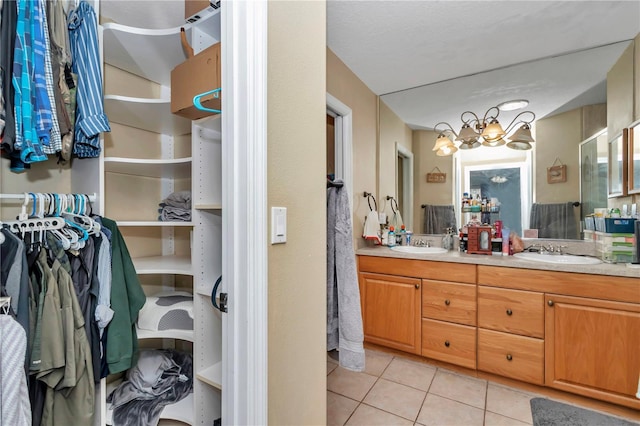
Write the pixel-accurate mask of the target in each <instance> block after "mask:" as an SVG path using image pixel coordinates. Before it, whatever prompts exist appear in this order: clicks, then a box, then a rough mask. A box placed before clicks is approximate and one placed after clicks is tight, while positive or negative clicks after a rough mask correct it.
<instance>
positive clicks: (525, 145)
mask: <svg viewBox="0 0 640 426" xmlns="http://www.w3.org/2000/svg"><path fill="white" fill-rule="evenodd" d="M507 147H508V148H511V149H516V150H518V151H526V150H528V149H531V144H530V143H529V142H523V141H511V142H507Z"/></svg>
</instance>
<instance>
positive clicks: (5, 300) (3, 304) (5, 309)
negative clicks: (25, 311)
mask: <svg viewBox="0 0 640 426" xmlns="http://www.w3.org/2000/svg"><path fill="white" fill-rule="evenodd" d="M10 307H11V297H0V314H4V315H8V314H9V308H10Z"/></svg>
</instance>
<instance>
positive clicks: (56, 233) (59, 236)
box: [37, 194, 71, 250]
mask: <svg viewBox="0 0 640 426" xmlns="http://www.w3.org/2000/svg"><path fill="white" fill-rule="evenodd" d="M46 200H47V197H46V194H38V207H39V208H38V213H37V215H38V216H39V217H42V218H44V217H45V215H44V212H45V202H46ZM46 231H48V232H50V233H51V235H52V236H53V237H54V238H55V239H56V240H58V241H59V242H60V244H61V245H62V248H63V249H64V250H69V248H71V240H69V238H67V237H66V236H65V235H64V234H63V233H62V232H61V231H60V230H58V229H55V228H53V229H52V228H47V230H46Z"/></svg>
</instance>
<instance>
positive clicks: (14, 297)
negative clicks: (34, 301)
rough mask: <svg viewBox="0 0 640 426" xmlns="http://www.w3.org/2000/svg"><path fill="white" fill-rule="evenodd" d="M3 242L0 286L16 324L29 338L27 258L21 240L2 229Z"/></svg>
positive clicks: (0, 247)
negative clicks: (9, 298) (8, 298)
mask: <svg viewBox="0 0 640 426" xmlns="http://www.w3.org/2000/svg"><path fill="white" fill-rule="evenodd" d="M0 232H2V235H4V242H3V243H2V245H0V259H2V265H0V272H1V274H0V283H2V284H0V285H1V286H2V288H3V289H4V291H5V292H6V294H7V295H8V296H10V297H11V307H12V308H13V311H14V312H15V313H16V319H17V321H18V323H19V324H20V325H21V326H22V328H24V331H25V333H26V335H27V338H28V337H29V283H28V279H29V276H28V273H27V258H26V250H25V245H24V242H23V241H22V240H20V239H19V238H18V237H16V236H15V235H13V234H12V233H11V232H10V231H8V230H6V229H2V230H1V231H0Z"/></svg>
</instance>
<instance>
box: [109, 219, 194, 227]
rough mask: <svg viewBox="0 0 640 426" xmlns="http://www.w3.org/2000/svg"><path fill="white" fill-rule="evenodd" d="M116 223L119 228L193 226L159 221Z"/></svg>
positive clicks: (191, 224) (121, 221)
mask: <svg viewBox="0 0 640 426" xmlns="http://www.w3.org/2000/svg"><path fill="white" fill-rule="evenodd" d="M116 223H117V224H118V226H119V227H123V226H131V227H135V226H140V227H152V226H158V227H162V226H169V227H171V226H187V227H189V226H193V222H178V221H176V222H162V221H160V220H155V221H154V220H117V221H116Z"/></svg>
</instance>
